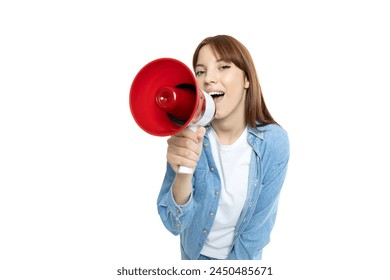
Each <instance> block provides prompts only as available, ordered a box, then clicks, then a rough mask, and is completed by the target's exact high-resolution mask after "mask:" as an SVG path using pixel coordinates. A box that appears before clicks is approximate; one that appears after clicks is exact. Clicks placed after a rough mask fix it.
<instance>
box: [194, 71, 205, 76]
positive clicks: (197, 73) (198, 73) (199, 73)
mask: <svg viewBox="0 0 390 280" xmlns="http://www.w3.org/2000/svg"><path fill="white" fill-rule="evenodd" d="M204 73H205V71H204V70H197V71H195V77H200V76H201V75H203V74H204Z"/></svg>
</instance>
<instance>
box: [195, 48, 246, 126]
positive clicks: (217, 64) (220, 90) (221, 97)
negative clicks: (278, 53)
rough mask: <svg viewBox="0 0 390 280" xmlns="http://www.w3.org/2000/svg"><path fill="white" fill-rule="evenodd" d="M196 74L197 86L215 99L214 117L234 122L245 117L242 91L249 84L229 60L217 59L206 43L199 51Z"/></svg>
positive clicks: (243, 74) (244, 92) (242, 73)
mask: <svg viewBox="0 0 390 280" xmlns="http://www.w3.org/2000/svg"><path fill="white" fill-rule="evenodd" d="M195 76H196V79H197V83H198V86H199V87H200V88H201V89H202V90H203V91H205V92H207V93H208V94H210V95H211V96H212V97H213V99H214V102H215V107H216V114H215V118H214V120H219V121H225V120H226V121H229V120H231V121H233V122H237V121H239V120H243V119H244V116H245V114H244V113H245V94H246V91H247V89H248V87H249V82H248V80H247V78H246V77H245V73H244V71H242V70H241V69H240V68H238V67H237V66H236V65H234V64H233V63H232V62H226V61H223V60H220V59H218V57H215V55H214V53H213V51H212V49H211V47H210V46H209V45H205V46H204V47H202V49H201V50H200V52H199V56H198V60H197V63H196V67H195Z"/></svg>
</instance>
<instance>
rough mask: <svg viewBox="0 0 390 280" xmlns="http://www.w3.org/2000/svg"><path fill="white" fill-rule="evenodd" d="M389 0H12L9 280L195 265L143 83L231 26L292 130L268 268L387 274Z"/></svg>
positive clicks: (2, 30)
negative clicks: (168, 187)
mask: <svg viewBox="0 0 390 280" xmlns="http://www.w3.org/2000/svg"><path fill="white" fill-rule="evenodd" d="M385 2H386V1H342V0H341V1H303V0H298V1H246V0H240V1H237V0H235V1H230V0H222V1H221V0H219V1H210V0H207V1H205V0H198V1H193V2H192V1H191V2H190V1H179V0H176V1H173V0H165V1H157V0H155V1H147V0H144V1H117V0H110V1H85V0H78V1H39V0H38V1H2V2H1V4H0V38H1V43H0V50H1V51H0V94H1V95H0V227H1V229H0V257H1V260H0V278H1V279H7V280H10V279H117V278H118V277H119V276H116V269H117V268H121V267H122V266H124V267H128V268H130V267H135V266H143V267H150V268H153V267H157V266H158V265H163V264H164V263H165V264H167V265H172V264H176V265H186V264H185V263H184V264H183V263H182V261H180V260H179V259H180V256H179V238H178V237H175V236H173V235H171V234H170V233H169V232H168V231H166V230H165V228H164V226H163V224H162V223H161V221H160V219H159V216H158V214H157V208H156V199H157V195H158V192H159V188H160V185H161V181H162V178H163V175H164V171H165V153H166V138H161V137H154V136H151V135H148V134H146V133H145V132H143V131H142V130H141V129H140V128H139V127H138V126H137V125H136V124H135V122H134V120H133V118H132V116H131V114H130V110H129V104H128V97H129V89H130V86H131V83H132V80H133V78H134V76H135V75H136V73H137V72H138V71H139V69H140V68H141V67H142V66H143V65H145V64H146V63H147V62H149V61H151V60H153V59H156V58H160V57H173V58H176V59H179V60H181V61H183V62H184V63H186V64H187V65H189V66H190V64H191V59H192V54H193V51H194V49H195V47H196V46H197V44H198V43H199V42H200V41H201V40H202V39H203V38H205V37H207V36H213V35H217V34H229V35H232V36H234V37H236V38H237V39H239V40H240V41H241V42H242V43H244V44H245V45H246V46H247V48H248V49H249V51H250V52H251V53H252V56H253V58H254V60H255V63H256V67H257V70H258V74H259V77H260V81H261V85H262V88H263V92H264V96H265V99H266V102H267V105H268V107H269V109H270V111H271V112H272V114H273V115H274V117H275V118H276V120H277V121H278V122H279V123H280V124H282V126H283V127H285V129H286V130H288V132H289V136H290V142H291V161H290V167H289V173H288V175H287V179H286V182H285V185H284V188H283V192H282V198H281V201H280V208H279V213H278V219H277V222H276V226H275V229H274V231H273V233H272V241H271V243H270V244H269V245H268V246H267V247H266V249H265V250H264V255H263V258H264V261H263V262H262V263H260V264H263V263H266V264H267V265H272V266H273V269H274V274H275V276H274V277H273V279H334V278H336V279H341V277H348V279H352V278H353V277H359V276H360V277H362V278H361V279H365V278H366V279H388V277H389V274H390V272H389V271H388V268H387V267H386V266H387V264H388V252H389V249H390V248H389V236H390V230H389V214H388V213H389V211H390V209H389V208H390V207H389V195H388V193H389V192H388V190H387V189H388V188H389V187H390V180H389V175H388V173H389V161H388V159H389V156H390V150H389V140H390V138H389V133H388V131H387V130H388V128H389V125H388V121H389V120H390V115H389V112H388V104H389V101H388V100H389V95H390V85H389V84H390V79H389V78H390V55H389V53H390V52H389V50H390V43H389V34H390V32H389V26H390V19H389V12H390V11H389V8H388V6H387V5H385ZM255 3H256V4H255ZM145 110H147V108H145ZM222 264H223V265H228V263H222ZM222 264H219V265H222ZM242 264H243V265H245V264H247V265H259V263H253V262H248V263H242ZM330 277H332V278H330ZM133 278H135V277H133ZM140 278H142V277H140ZM237 278H238V277H235V279H237ZM154 279H156V277H154ZM183 279H184V278H183ZM239 279H241V278H239ZM250 279H255V278H250ZM344 279H346V278H344ZM359 279H360V278H359Z"/></svg>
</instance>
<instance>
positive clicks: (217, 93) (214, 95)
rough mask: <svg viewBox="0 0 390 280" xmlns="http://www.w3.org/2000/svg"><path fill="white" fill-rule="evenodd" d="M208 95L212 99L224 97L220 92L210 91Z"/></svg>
mask: <svg viewBox="0 0 390 280" xmlns="http://www.w3.org/2000/svg"><path fill="white" fill-rule="evenodd" d="M208 94H209V95H211V96H212V97H218V96H223V95H225V93H224V92H222V91H211V92H209V93H208Z"/></svg>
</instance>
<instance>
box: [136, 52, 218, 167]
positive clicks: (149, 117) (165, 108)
mask: <svg viewBox="0 0 390 280" xmlns="http://www.w3.org/2000/svg"><path fill="white" fill-rule="evenodd" d="M129 104H130V111H131V113H132V115H133V117H134V120H135V121H136V123H137V125H138V126H139V127H140V128H141V129H143V130H144V131H145V132H147V133H149V134H151V135H155V136H169V135H174V134H176V133H179V132H180V131H181V130H183V129H185V128H186V127H189V128H191V129H192V130H194V131H195V130H196V129H197V127H199V126H205V125H207V124H208V123H209V122H210V121H211V120H212V119H213V117H214V114H215V104H214V101H213V99H212V97H211V96H210V95H209V94H207V93H205V92H203V91H201V90H200V89H199V88H198V86H197V84H196V78H195V76H194V75H193V74H192V71H191V70H190V69H189V68H188V67H187V66H186V65H185V64H184V63H183V62H181V61H179V60H176V59H173V58H159V59H156V60H153V61H151V62H149V63H148V64H146V65H145V66H144V67H143V68H142V69H141V70H140V71H139V72H138V73H137V75H136V76H135V78H134V80H133V83H132V85H131V88H130V97H129ZM192 172H193V170H192V169H191V168H187V167H184V166H180V168H179V173H192Z"/></svg>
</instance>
